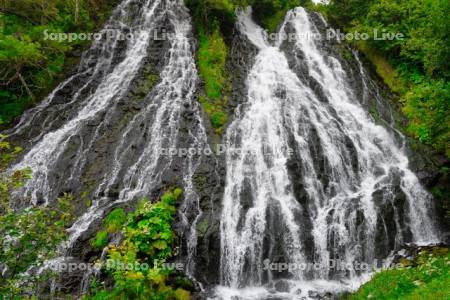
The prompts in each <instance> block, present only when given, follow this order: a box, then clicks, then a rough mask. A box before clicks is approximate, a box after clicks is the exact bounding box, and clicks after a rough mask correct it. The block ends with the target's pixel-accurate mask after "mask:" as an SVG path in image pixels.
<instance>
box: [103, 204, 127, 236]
mask: <svg viewBox="0 0 450 300" xmlns="http://www.w3.org/2000/svg"><path fill="white" fill-rule="evenodd" d="M126 221H127V215H126V214H125V211H124V210H123V209H122V208H116V209H114V210H113V211H112V212H110V213H109V214H108V216H107V217H106V218H105V220H104V221H103V225H104V227H105V230H106V231H107V232H111V233H112V232H117V231H119V230H120V229H122V226H123V224H125V222H126Z"/></svg>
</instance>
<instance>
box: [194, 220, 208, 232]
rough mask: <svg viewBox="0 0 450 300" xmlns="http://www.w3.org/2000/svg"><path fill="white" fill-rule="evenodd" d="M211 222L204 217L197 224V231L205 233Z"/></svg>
mask: <svg viewBox="0 0 450 300" xmlns="http://www.w3.org/2000/svg"><path fill="white" fill-rule="evenodd" d="M208 227H209V222H208V220H207V219H203V220H202V221H201V222H199V223H198V224H197V232H198V233H199V234H200V235H204V234H205V233H206V231H207V230H208Z"/></svg>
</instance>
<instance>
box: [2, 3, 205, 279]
mask: <svg viewBox="0 0 450 300" xmlns="http://www.w3.org/2000/svg"><path fill="white" fill-rule="evenodd" d="M190 22H191V19H190V16H189V13H188V10H187V8H186V7H185V6H184V4H183V3H182V1H178V0H145V1H144V0H143V1H133V0H124V1H123V2H122V3H121V4H120V5H119V6H118V8H117V9H116V10H115V11H114V12H113V15H112V17H111V18H110V20H109V21H108V22H107V24H106V26H105V28H104V29H103V30H102V31H101V32H100V34H101V35H102V39H100V40H98V41H95V42H94V44H93V45H92V47H91V49H90V50H88V51H87V52H86V53H85V54H84V55H83V57H82V61H81V64H80V67H79V69H78V71H77V72H76V74H75V75H73V76H72V77H70V78H69V79H68V80H66V81H65V82H63V83H62V84H61V85H59V86H58V87H57V88H56V90H55V91H54V92H53V93H51V95H50V96H49V97H48V98H47V99H46V100H45V101H43V103H42V104H40V105H38V106H37V107H36V108H34V109H31V110H30V111H28V112H26V113H25V114H24V116H23V117H22V119H21V121H20V122H19V123H18V125H17V126H16V127H15V128H13V129H12V130H10V131H9V132H8V134H9V136H10V137H11V138H12V139H18V140H19V139H20V138H24V137H25V138H28V139H29V140H30V145H26V146H25V151H26V152H25V155H24V157H23V158H21V160H20V161H19V162H18V163H17V164H16V165H14V166H13V167H12V169H22V168H25V167H29V168H31V170H32V174H33V175H32V179H30V180H29V181H27V183H26V185H25V186H24V188H23V189H21V190H20V191H19V194H20V195H19V196H20V198H21V199H24V198H25V199H29V200H30V202H31V203H33V204H51V203H52V202H53V201H54V200H55V198H56V197H57V196H58V195H59V194H60V193H61V192H65V191H66V190H71V188H72V187H79V186H83V183H84V181H83V180H84V179H85V178H86V177H87V176H88V175H89V172H91V170H93V169H96V168H97V170H100V171H97V172H96V173H94V176H92V175H91V177H93V178H92V179H91V181H90V184H91V185H93V187H91V192H90V193H91V194H90V195H91V196H92V197H93V202H92V205H91V206H90V207H88V208H87V209H85V211H84V212H83V213H82V214H80V216H79V218H78V219H77V220H76V222H75V223H74V224H73V226H72V227H71V228H70V229H69V232H70V238H69V240H68V242H67V244H66V245H65V247H64V248H65V250H64V252H65V254H64V255H65V256H68V257H69V256H72V255H77V254H78V253H74V252H76V251H75V250H74V249H75V248H76V246H77V243H79V244H81V245H82V243H83V242H84V243H86V241H87V239H88V238H89V237H91V236H92V235H93V234H95V230H96V229H98V224H100V222H101V221H102V219H103V218H104V216H105V215H106V214H107V213H109V212H110V211H111V210H112V209H113V208H115V207H118V206H124V205H126V204H127V203H130V202H132V201H136V200H139V199H142V198H143V197H150V196H151V195H152V193H154V192H158V191H159V190H160V189H162V188H167V187H168V185H174V184H178V185H180V186H181V187H182V188H183V190H184V196H183V199H184V200H183V203H181V204H180V208H179V219H180V220H181V221H180V222H181V223H182V224H181V225H182V226H181V227H183V229H182V232H178V233H179V234H181V235H183V236H182V238H183V240H185V241H187V242H186V244H187V245H186V247H187V249H186V250H185V251H184V252H187V254H186V256H187V257H185V258H184V259H185V260H186V272H187V273H188V274H189V275H190V274H192V273H193V271H194V267H195V266H194V264H195V260H194V255H195V246H196V245H195V243H196V230H195V228H196V226H195V225H196V221H197V219H198V218H199V217H200V215H201V210H200V206H199V199H198V196H197V194H196V192H195V189H194V185H193V182H192V176H193V174H194V172H195V170H196V168H197V166H198V165H199V163H200V160H201V157H200V156H198V155H194V154H190V153H189V154H187V155H184V156H178V155H167V153H168V151H166V150H168V149H174V148H180V147H183V148H195V149H198V148H206V147H208V146H207V138H206V133H205V130H204V128H203V124H202V122H203V121H202V118H201V114H200V108H199V104H198V103H197V101H196V100H195V97H194V96H195V92H196V88H197V83H198V75H197V69H196V64H195V58H194V54H193V53H194V40H193V37H192V32H191V31H192V26H191V24H190ZM111 30H114V32H116V34H115V35H113V36H111V34H110V32H111ZM162 30H163V31H162ZM161 31H162V32H166V33H167V35H166V37H167V38H166V39H164V40H163V41H160V40H157V39H156V38H155V37H154V32H159V33H161ZM123 36H129V37H130V38H126V39H124V38H121V37H123ZM159 36H161V34H159ZM158 47H159V48H158ZM155 49H156V50H155ZM158 49H159V50H158ZM161 49H162V50H161ZM152 51H153V52H152ZM157 51H159V52H161V55H160V56H159V57H153V55H157V54H158V53H159V52H158V53H156V54H155V52H157ZM152 60H154V64H153V65H154V66H153V69H152V72H153V73H156V75H153V77H155V76H157V77H158V81H157V83H156V84H155V85H154V86H152V87H151V88H150V90H149V91H146V93H145V94H144V95H142V96H140V97H138V96H136V94H137V92H135V90H136V87H135V86H136V85H137V82H138V81H139V80H140V79H141V78H142V77H143V78H144V80H145V79H146V77H145V76H146V75H142V74H145V73H143V72H145V70H146V68H147V67H148V65H149V61H152ZM137 98H139V99H137ZM36 128H37V129H36ZM99 153H101V154H99ZM77 213H78V212H77ZM84 281H86V280H84ZM85 285H86V284H85Z"/></svg>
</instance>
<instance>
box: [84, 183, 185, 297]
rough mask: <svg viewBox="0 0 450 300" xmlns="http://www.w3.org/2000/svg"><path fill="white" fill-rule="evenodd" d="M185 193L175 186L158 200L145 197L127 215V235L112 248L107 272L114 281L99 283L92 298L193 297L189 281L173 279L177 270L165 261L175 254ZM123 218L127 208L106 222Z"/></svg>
mask: <svg viewBox="0 0 450 300" xmlns="http://www.w3.org/2000/svg"><path fill="white" fill-rule="evenodd" d="M181 194H182V190H181V189H179V188H173V189H171V190H170V191H168V192H166V193H165V194H164V195H163V196H162V197H161V199H160V201H158V202H156V203H151V202H149V201H148V200H143V201H142V202H141V203H140V205H139V206H138V208H137V209H136V211H135V212H132V213H130V214H128V215H127V216H126V220H127V221H126V222H125V223H124V225H122V226H121V228H120V232H121V233H122V235H123V237H124V239H123V241H122V243H121V244H120V245H119V246H114V245H111V246H109V248H108V261H107V264H106V267H108V268H107V269H106V270H105V272H107V273H108V275H109V276H110V277H111V279H112V281H113V284H112V285H111V286H105V287H102V288H100V287H98V286H96V287H95V288H94V291H93V292H92V294H93V295H92V296H90V299H179V300H185V299H190V293H189V292H188V291H187V290H185V289H183V286H186V285H188V284H186V283H183V280H173V278H171V277H173V276H175V275H176V274H174V271H173V270H172V269H170V268H166V267H164V265H163V264H164V263H165V261H166V260H167V259H170V258H171V257H173V256H174V255H175V253H174V249H173V246H174V244H175V242H176V236H175V233H174V232H173V230H172V223H173V221H174V215H175V212H176V208H175V204H176V201H177V200H178V199H179V197H180V196H181ZM123 221H124V213H123V211H122V210H120V209H116V210H114V211H113V212H112V213H110V214H109V215H108V217H107V218H106V219H105V223H104V224H105V225H106V226H108V225H111V224H115V225H118V224H121V223H122V224H123ZM113 228H114V229H117V227H115V226H114V227H113ZM105 233H106V234H107V232H106V231H105ZM127 266H132V267H130V268H128V267H127ZM136 266H138V267H136ZM169 278H171V280H170V282H171V283H170V284H169ZM178 279H179V278H178ZM173 282H175V283H173Z"/></svg>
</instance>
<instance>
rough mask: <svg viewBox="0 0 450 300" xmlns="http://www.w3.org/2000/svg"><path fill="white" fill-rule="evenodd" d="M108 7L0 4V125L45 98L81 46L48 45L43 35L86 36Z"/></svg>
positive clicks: (74, 1)
mask: <svg viewBox="0 0 450 300" xmlns="http://www.w3.org/2000/svg"><path fill="white" fill-rule="evenodd" d="M110 5H111V4H108V3H107V1H106V0H70V1H63V0H51V1H41V0H22V1H15V0H2V1H0V107H1V110H0V124H2V123H9V122H11V121H12V120H13V119H14V118H15V117H17V116H18V115H20V114H21V113H22V111H23V110H24V109H26V108H27V107H28V106H29V105H30V104H32V103H33V101H35V100H38V99H37V98H39V97H41V96H42V95H44V94H45V93H47V92H48V91H49V90H50V89H51V88H52V87H53V86H54V84H55V81H57V80H58V76H59V75H60V74H61V72H63V70H64V66H65V65H67V63H68V60H69V59H68V56H70V53H71V51H72V50H73V49H75V48H80V47H81V46H82V45H83V43H84V42H83V41H72V42H69V41H54V40H51V39H49V38H48V34H49V33H60V32H81V31H86V32H92V31H93V30H94V28H95V24H96V22H101V21H103V20H104V19H105V17H106V14H105V13H104V12H105V11H110V10H111V8H110ZM97 9H99V10H98V11H97Z"/></svg>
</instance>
